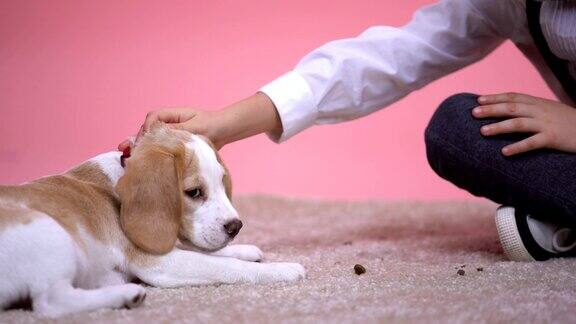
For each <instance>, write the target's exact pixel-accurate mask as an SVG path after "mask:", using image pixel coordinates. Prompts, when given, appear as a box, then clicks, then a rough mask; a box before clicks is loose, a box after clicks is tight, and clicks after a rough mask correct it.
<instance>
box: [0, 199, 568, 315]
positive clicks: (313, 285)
mask: <svg viewBox="0 0 576 324" xmlns="http://www.w3.org/2000/svg"><path fill="white" fill-rule="evenodd" d="M236 206H237V207H238V208H239V210H240V212H241V214H242V215H243V218H244V221H245V224H246V225H245V227H244V228H243V229H242V232H241V235H240V236H239V238H238V241H239V242H243V243H254V244H257V245H258V246H260V247H261V248H262V249H263V250H264V252H265V253H266V259H267V260H285V261H295V262H301V263H302V264H304V266H305V267H306V268H307V270H308V278H307V279H306V280H304V281H302V282H300V283H297V284H275V285H269V286H250V285H240V286H219V287H215V286H210V287H196V288H181V289H165V290H163V289H157V288H148V299H147V300H146V302H145V304H144V306H143V307H141V308H138V309H135V310H101V311H97V312H92V313H84V314H77V315H72V316H67V317H63V318H61V319H59V320H58V321H57V322H58V323H83V324H86V323H97V322H105V323H148V322H157V321H162V322H170V323H177V322H237V321H240V322H255V321H257V322H277V321H281V322H294V323H300V322H318V321H320V322H416V321H419V322H424V321H426V322H446V321H449V322H471V321H472V322H491V323H492V322H563V323H566V322H574V321H576V276H575V274H576V261H573V260H554V261H549V262H543V263H514V262H508V261H505V260H504V257H503V255H502V251H501V249H500V247H499V245H498V241H497V237H496V230H495V228H494V224H493V219H492V213H493V210H494V208H495V206H494V205H492V204H489V203H472V202H468V203H463V202H457V203H385V202H364V203H343V202H315V201H303V200H286V199H280V198H271V197H260V196H253V197H243V198H240V199H238V200H237V201H236ZM356 263H359V264H362V265H364V267H365V268H366V270H367V272H366V273H365V274H363V275H361V276H358V275H356V274H355V273H354V271H353V267H354V265H355V264H356ZM478 268H482V270H483V271H478ZM458 269H462V270H464V271H465V274H464V275H463V276H460V275H458V274H457V270H458ZM36 321H38V319H37V318H35V317H34V316H33V315H32V314H31V313H30V312H26V311H22V310H15V311H9V312H5V313H2V314H0V322H13V323H31V322H36ZM46 322H50V321H46ZM52 322H56V321H52Z"/></svg>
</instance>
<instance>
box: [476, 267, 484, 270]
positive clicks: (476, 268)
mask: <svg viewBox="0 0 576 324" xmlns="http://www.w3.org/2000/svg"><path fill="white" fill-rule="evenodd" d="M476 271H484V268H482V267H480V268H476Z"/></svg>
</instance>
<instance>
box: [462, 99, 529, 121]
mask: <svg viewBox="0 0 576 324" xmlns="http://www.w3.org/2000/svg"><path fill="white" fill-rule="evenodd" d="M530 108H531V107H530V106H529V105H526V104H523V103H516V102H506V103H497V104H491V105H485V106H478V107H476V108H474V109H472V115H473V116H474V117H476V118H489V117H492V118H498V117H521V116H524V117H533V116H534V109H530Z"/></svg>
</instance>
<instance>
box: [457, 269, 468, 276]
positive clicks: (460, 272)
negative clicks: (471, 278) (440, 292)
mask: <svg viewBox="0 0 576 324" xmlns="http://www.w3.org/2000/svg"><path fill="white" fill-rule="evenodd" d="M456 273H457V274H458V275H459V276H463V275H465V274H466V271H464V270H462V269H460V270H458V272H456Z"/></svg>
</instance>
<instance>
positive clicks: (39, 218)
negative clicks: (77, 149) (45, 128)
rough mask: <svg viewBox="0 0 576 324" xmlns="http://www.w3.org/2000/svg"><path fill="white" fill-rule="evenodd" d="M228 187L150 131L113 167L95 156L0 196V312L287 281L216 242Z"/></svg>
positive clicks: (206, 156) (235, 223) (283, 270)
mask: <svg viewBox="0 0 576 324" xmlns="http://www.w3.org/2000/svg"><path fill="white" fill-rule="evenodd" d="M230 195H231V181H230V176H229V174H228V172H227V169H226V167H225V166H224V164H223V163H222V160H221V159H220V158H219V156H218V154H217V152H216V151H215V150H214V149H213V147H211V145H210V144H209V143H208V142H207V141H206V140H205V139H203V138H202V137H200V136H197V135H192V134H189V133H187V132H184V131H180V130H173V129H170V128H168V127H167V126H165V125H163V124H156V125H154V127H153V128H152V129H151V130H150V131H149V132H148V133H146V135H144V136H143V137H142V138H141V139H140V140H139V142H138V145H137V146H136V147H135V148H134V150H133V152H132V156H131V157H130V158H129V159H127V160H126V165H125V167H122V166H121V161H120V153H119V152H110V153H106V154H102V155H99V156H97V157H95V158H93V159H91V160H89V161H87V162H85V163H83V164H81V165H79V166H77V167H75V168H73V169H71V170H70V171H68V172H66V173H64V174H62V175H56V176H50V177H45V178H41V179H38V180H35V181H32V182H28V183H25V184H22V185H19V186H0V309H4V308H6V307H8V306H10V305H11V304H13V303H15V302H18V301H20V300H23V299H28V298H29V299H30V300H31V303H32V308H33V310H34V312H36V313H38V314H40V315H42V316H47V317H57V316H61V315H64V314H70V313H75V312H80V311H90V310H95V309H99V308H121V307H128V308H132V307H136V306H139V305H140V304H141V303H142V302H143V301H144V298H145V296H146V290H145V289H144V288H143V287H142V286H140V285H136V284H133V283H130V282H131V281H132V280H134V279H136V278H137V279H139V280H141V281H143V282H144V283H146V284H149V285H152V286H156V287H181V286H190V285H209V284H234V283H271V282H281V281H283V282H291V281H296V280H299V279H302V278H304V276H305V270H304V268H303V267H302V266H301V265H300V264H297V263H259V262H258V261H261V260H262V252H261V251H260V249H258V248H257V247H255V246H252V245H230V246H227V244H228V243H229V242H230V241H231V240H232V239H233V238H234V236H236V234H238V231H239V230H240V228H241V227H242V222H241V221H240V219H239V218H238V213H237V212H236V210H235V209H234V207H233V206H232V204H231V203H230Z"/></svg>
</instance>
